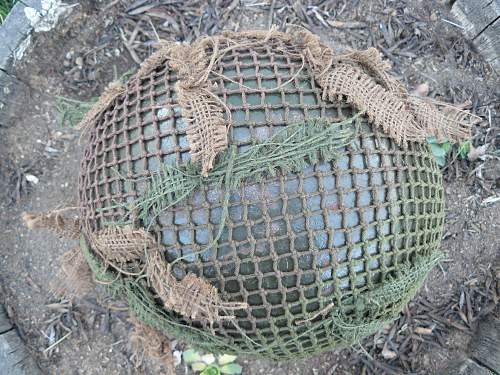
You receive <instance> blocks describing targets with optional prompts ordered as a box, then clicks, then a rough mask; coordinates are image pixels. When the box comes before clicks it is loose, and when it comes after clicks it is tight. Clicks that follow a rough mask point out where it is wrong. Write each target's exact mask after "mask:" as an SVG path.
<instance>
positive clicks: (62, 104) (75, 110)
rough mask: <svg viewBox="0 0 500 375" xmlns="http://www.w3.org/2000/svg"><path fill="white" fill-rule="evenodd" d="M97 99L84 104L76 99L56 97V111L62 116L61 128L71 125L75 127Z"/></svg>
mask: <svg viewBox="0 0 500 375" xmlns="http://www.w3.org/2000/svg"><path fill="white" fill-rule="evenodd" d="M96 101H97V99H91V100H90V101H88V102H83V101H80V100H76V99H70V98H65V97H64V96H57V97H56V109H57V112H59V114H60V116H61V122H60V123H61V126H65V125H69V126H71V127H75V126H76V125H78V123H79V122H80V121H81V120H82V119H83V117H84V116H85V114H86V113H87V112H88V111H89V110H90V108H92V105H94V103H95V102H96Z"/></svg>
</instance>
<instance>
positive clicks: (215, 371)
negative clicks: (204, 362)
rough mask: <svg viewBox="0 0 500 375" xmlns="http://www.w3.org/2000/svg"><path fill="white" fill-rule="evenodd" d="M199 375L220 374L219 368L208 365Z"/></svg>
mask: <svg viewBox="0 0 500 375" xmlns="http://www.w3.org/2000/svg"><path fill="white" fill-rule="evenodd" d="M200 375H220V370H219V368H218V367H215V366H208V367H207V368H206V369H205V370H203V371H202V372H201V373H200Z"/></svg>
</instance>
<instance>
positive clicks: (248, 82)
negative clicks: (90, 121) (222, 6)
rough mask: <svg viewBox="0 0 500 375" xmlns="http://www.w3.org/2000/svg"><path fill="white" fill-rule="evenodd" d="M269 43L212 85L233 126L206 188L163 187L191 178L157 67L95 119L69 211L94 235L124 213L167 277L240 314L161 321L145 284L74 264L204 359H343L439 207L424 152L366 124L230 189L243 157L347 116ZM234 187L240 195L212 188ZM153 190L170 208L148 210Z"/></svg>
mask: <svg viewBox="0 0 500 375" xmlns="http://www.w3.org/2000/svg"><path fill="white" fill-rule="evenodd" d="M279 43H281V42H279V41H270V42H269V45H267V46H258V47H252V48H246V49H245V48H241V49H235V50H233V51H231V52H230V53H228V54H227V55H226V56H224V58H223V59H221V61H220V62H219V63H218V66H217V69H218V74H217V75H216V76H211V78H210V80H211V83H214V84H216V89H214V90H215V93H216V95H218V97H219V98H220V99H221V100H222V101H224V102H225V103H226V104H227V106H228V110H229V111H230V112H231V117H232V126H231V128H230V129H229V151H228V154H227V155H226V156H221V157H220V158H219V160H218V161H217V163H221V164H217V163H216V165H219V168H220V169H219V170H217V167H216V168H215V171H214V172H213V173H216V174H217V173H218V175H217V176H218V177H217V178H215V181H205V180H203V179H201V177H200V176H199V174H198V171H197V170H190V173H193V176H195V178H191V177H190V178H189V179H188V180H187V182H189V183H188V184H185V182H186V181H184V180H183V181H184V182H182V184H181V185H182V186H183V187H182V188H181V189H179V184H178V182H176V183H175V184H174V185H175V186H174V188H173V189H172V184H169V181H170V179H173V178H175V179H178V178H179V177H182V176H183V173H185V172H186V168H189V167H188V166H189V160H190V153H189V151H190V148H189V144H188V142H187V138H186V128H187V124H186V122H185V121H184V119H183V118H182V110H181V108H179V106H178V105H177V99H176V93H175V90H174V89H173V87H174V85H175V82H176V77H175V76H174V75H173V74H172V72H171V71H170V69H169V67H168V65H167V64H166V63H165V64H160V66H158V67H157V68H156V69H155V70H153V71H152V72H151V74H150V75H149V76H148V77H144V78H142V79H141V80H139V81H135V82H133V83H130V84H128V86H127V87H126V90H125V92H124V94H123V95H122V96H121V97H119V98H118V99H117V100H115V102H114V103H113V105H112V106H110V108H109V109H108V110H107V111H105V112H104V113H103V114H102V115H101V116H100V117H99V118H98V120H97V122H96V124H95V127H94V129H93V130H92V132H91V134H90V139H89V142H88V144H87V147H86V150H85V158H84V160H83V162H82V168H81V176H80V205H81V207H83V209H82V217H83V220H84V222H85V228H86V230H87V231H91V232H92V231H97V230H99V229H102V228H103V226H105V225H106V224H108V223H116V222H118V221H120V220H123V219H124V218H126V219H128V218H130V217H128V216H127V215H128V214H129V213H130V211H131V210H132V211H133V212H134V213H135V214H136V215H135V216H132V218H134V217H135V218H139V219H138V220H135V221H134V224H136V225H142V226H144V227H147V228H149V230H150V232H151V233H152V234H153V235H154V236H155V237H156V239H157V242H158V244H160V246H161V248H162V251H163V252H164V257H165V260H166V261H168V262H169V263H171V264H174V266H173V268H172V272H173V273H174V275H175V276H176V277H177V278H178V279H182V277H183V276H184V275H185V274H186V273H188V272H192V273H194V274H196V275H198V276H199V277H203V278H204V279H205V280H206V281H207V282H209V283H211V284H212V285H213V286H214V287H216V288H217V290H218V292H219V295H220V297H221V299H222V300H224V301H233V302H247V303H248V305H249V307H248V309H245V310H237V311H235V319H233V320H232V321H223V322H218V323H214V324H213V325H210V324H208V323H207V322H202V321H193V320H191V319H187V318H183V317H181V316H179V315H177V314H175V313H174V312H171V311H166V310H164V308H163V307H162V304H161V301H158V300H157V299H155V297H154V295H153V294H152V293H153V292H152V290H151V289H150V288H149V287H148V285H147V283H146V278H141V279H139V280H135V279H132V278H125V277H120V278H117V275H114V274H111V273H107V274H102V273H100V272H102V269H101V268H100V267H99V265H98V263H96V262H95V259H94V258H92V256H91V254H92V252H91V250H90V249H87V250H85V251H86V256H87V258H88V260H89V262H93V263H92V267H93V269H94V271H95V272H97V274H98V275H101V276H102V277H105V279H106V280H108V281H113V280H115V279H116V281H115V282H113V283H112V284H111V285H110V288H111V289H113V290H114V291H115V292H116V293H119V294H122V295H124V296H126V298H127V299H128V300H129V303H130V306H131V308H132V309H133V310H134V311H135V312H136V314H137V315H138V316H139V317H140V318H141V319H143V320H144V321H145V322H147V323H148V324H150V325H152V326H154V327H156V328H158V329H161V330H163V331H165V332H167V333H170V334H172V335H175V336H176V337H178V338H179V339H182V340H186V341H190V342H191V343H192V344H193V345H197V346H203V349H205V350H209V351H215V352H231V353H245V354H249V355H255V356H265V357H269V358H273V359H287V358H300V357H306V356H309V355H312V354H315V353H318V352H321V351H325V350H329V349H331V348H335V347H342V346H346V345H350V344H352V343H354V342H357V341H358V340H359V339H360V338H361V337H364V336H366V335H367V334H369V333H372V332H374V331H375V330H376V329H378V328H379V327H380V326H381V325H383V324H384V323H385V322H387V321H390V320H391V319H394V318H395V317H396V316H397V315H398V313H399V311H401V309H402V308H403V306H404V304H405V303H407V301H408V300H409V299H410V298H411V297H412V296H413V294H414V293H415V291H416V289H417V288H418V286H419V285H420V284H421V282H422V281H423V280H424V278H425V275H426V274H427V272H428V271H429V270H430V268H431V267H432V266H433V265H434V264H435V263H436V261H437V259H438V258H439V256H438V255H437V254H438V253H437V250H438V248H439V244H440V239H441V234H442V226H443V219H444V205H443V187H442V179H441V173H440V170H439V168H438V167H437V165H436V163H435V160H434V158H433V155H432V154H431V153H430V152H429V150H428V147H427V145H422V144H415V143H410V144H408V145H407V147H405V148H402V147H399V146H398V145H396V144H395V143H394V142H393V141H392V140H391V139H390V138H389V137H387V136H386V135H385V134H383V133H381V132H380V131H378V130H376V129H373V128H372V126H371V124H370V123H369V122H368V121H367V120H366V119H365V118H363V117H361V118H359V119H358V121H357V123H358V126H357V129H356V132H355V134H352V136H351V137H349V139H350V142H346V143H344V142H343V141H342V142H340V143H335V144H336V146H335V153H334V154H335V155H333V153H332V155H330V156H329V157H328V156H327V157H325V155H322V156H321V155H320V156H318V157H316V158H312V159H310V158H309V155H310V153H309V152H308V150H298V151H301V152H303V153H302V154H301V155H299V156H300V158H299V157H297V160H302V162H303V163H302V162H301V163H299V164H297V165H296V168H295V167H292V168H284V169H285V173H284V172H283V171H282V169H283V168H281V167H282V166H281V165H280V164H279V163H271V164H269V166H268V171H271V172H275V171H277V173H275V174H273V173H267V172H266V173H264V174H262V175H260V174H259V173H257V174H256V175H254V176H245V175H244V173H241V174H240V176H238V175H235V174H234V172H235V165H236V164H235V160H237V159H238V157H244V155H252V150H254V151H255V150H259V147H260V146H259V145H263V144H266V140H267V141H269V140H272V139H273V137H274V136H276V135H277V134H287V133H286V129H287V128H288V133H290V134H292V133H294V131H293V127H294V126H299V125H298V124H301V126H302V127H301V129H302V131H305V130H310V131H312V130H314V128H311V129H306V128H305V127H304V125H305V124H316V125H318V126H319V125H321V124H326V123H327V124H331V123H337V122H340V121H345V120H348V119H350V118H352V117H353V110H352V109H351V108H350V107H349V106H348V105H346V104H345V103H344V102H342V100H341V99H342V98H339V101H338V102H327V101H325V100H323V99H322V91H321V89H320V88H318V87H317V86H316V84H315V81H314V79H313V77H312V76H311V74H310V72H309V71H308V70H307V69H303V64H302V61H301V60H300V59H299V58H297V59H295V58H294V57H293V56H294V55H293V54H290V53H287V54H286V55H285V54H283V52H281V51H283V50H284V49H285V47H286V49H288V50H290V48H291V47H290V46H281V45H277V44H279ZM297 55H298V54H297ZM225 77H226V78H225ZM285 83H286V84H285ZM214 87H215V86H214ZM244 87H246V88H244ZM248 88H251V89H248ZM270 90H273V91H270ZM284 129H285V133H281V132H282V131H283V130H284ZM326 129H327V130H325V131H328V130H332V129H333V128H332V129H328V128H326ZM304 134H306V133H304ZM317 134H319V132H318V133H317ZM317 134H316V135H317ZM342 139H344V138H343V137H339V141H340V140H342ZM318 140H322V139H321V137H320V138H319V139H318ZM327 141H331V140H327ZM327 144H329V143H328V142H327ZM269 150H272V149H271V148H268V151H269ZM260 151H262V152H264V151H265V150H264V151H263V150H262V149H260V150H259V151H258V152H257V153H256V154H253V155H254V156H255V157H260V156H263V154H261V152H260ZM266 152H267V151H266ZM298 154H300V152H298ZM264 156H265V155H264ZM294 156H296V155H294ZM265 157H266V158H267V157H269V155H268V156H265ZM290 159H293V158H290ZM260 160H261V161H262V159H260ZM222 163H226V164H225V165H224V164H222ZM250 164H251V162H250ZM291 165H295V164H294V163H291ZM247 166H248V164H247ZM276 166H277V167H278V168H275V167H276ZM257 169H258V168H257ZM179 171H181V172H182V173H181V174H179ZM286 172H288V173H286ZM250 175H251V173H250ZM209 176H210V175H209ZM212 176H215V175H212ZM222 176H224V177H222ZM229 176H236V177H235V179H234V180H232V179H231V178H226V177H229ZM195 180H196V182H195V183H193V184H191V183H192V182H193V181H195ZM231 180H232V181H237V182H238V183H228V184H226V183H222V182H224V181H226V182H227V181H231ZM219 181H220V183H219ZM151 182H153V185H154V186H152V184H151ZM162 189H165V190H163V192H164V193H166V196H168V194H171V195H170V196H169V197H168V198H165V199H164V200H163V201H160V202H158V199H157V197H158V191H162ZM151 192H153V193H154V194H152V195H148V194H150V193H151ZM179 192H180V193H179ZM183 192H184V193H183ZM159 195H160V196H163V195H162V194H159ZM148 197H149V198H152V200H150V201H148V199H149V198H148ZM141 202H146V203H145V204H143V205H142V206H138V205H137V204H138V203H139V204H140V203H141ZM150 203H153V204H152V205H151V204H150ZM137 207H139V208H140V209H138V210H135V209H134V208H137ZM141 208H144V209H145V210H144V211H142V209H141ZM141 211H142V213H141ZM86 234H87V235H88V233H86ZM83 245H84V244H82V246H83Z"/></svg>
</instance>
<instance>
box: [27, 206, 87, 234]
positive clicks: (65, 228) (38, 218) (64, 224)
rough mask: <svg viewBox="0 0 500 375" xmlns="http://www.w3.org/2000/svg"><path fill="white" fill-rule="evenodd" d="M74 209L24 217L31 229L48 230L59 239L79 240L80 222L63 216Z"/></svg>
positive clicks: (38, 213) (32, 213) (31, 213)
mask: <svg viewBox="0 0 500 375" xmlns="http://www.w3.org/2000/svg"><path fill="white" fill-rule="evenodd" d="M72 209H73V208H68V209H62V210H53V211H49V212H37V213H35V212H29V213H27V212H25V213H23V215H22V218H23V220H24V223H25V224H26V226H27V227H28V228H29V229H48V230H50V231H52V232H54V233H56V234H57V235H58V236H59V237H65V238H71V239H78V238H79V237H80V221H79V220H78V219H70V218H67V217H64V216H63V215H62V214H63V213H64V212H66V211H68V210H72Z"/></svg>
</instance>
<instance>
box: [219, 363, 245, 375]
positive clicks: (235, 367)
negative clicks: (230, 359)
mask: <svg viewBox="0 0 500 375" xmlns="http://www.w3.org/2000/svg"><path fill="white" fill-rule="evenodd" d="M242 370H243V368H242V367H241V366H240V365H239V364H237V363H229V364H227V365H224V366H222V367H221V368H220V371H221V373H223V374H229V375H230V374H241V371H242Z"/></svg>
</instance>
